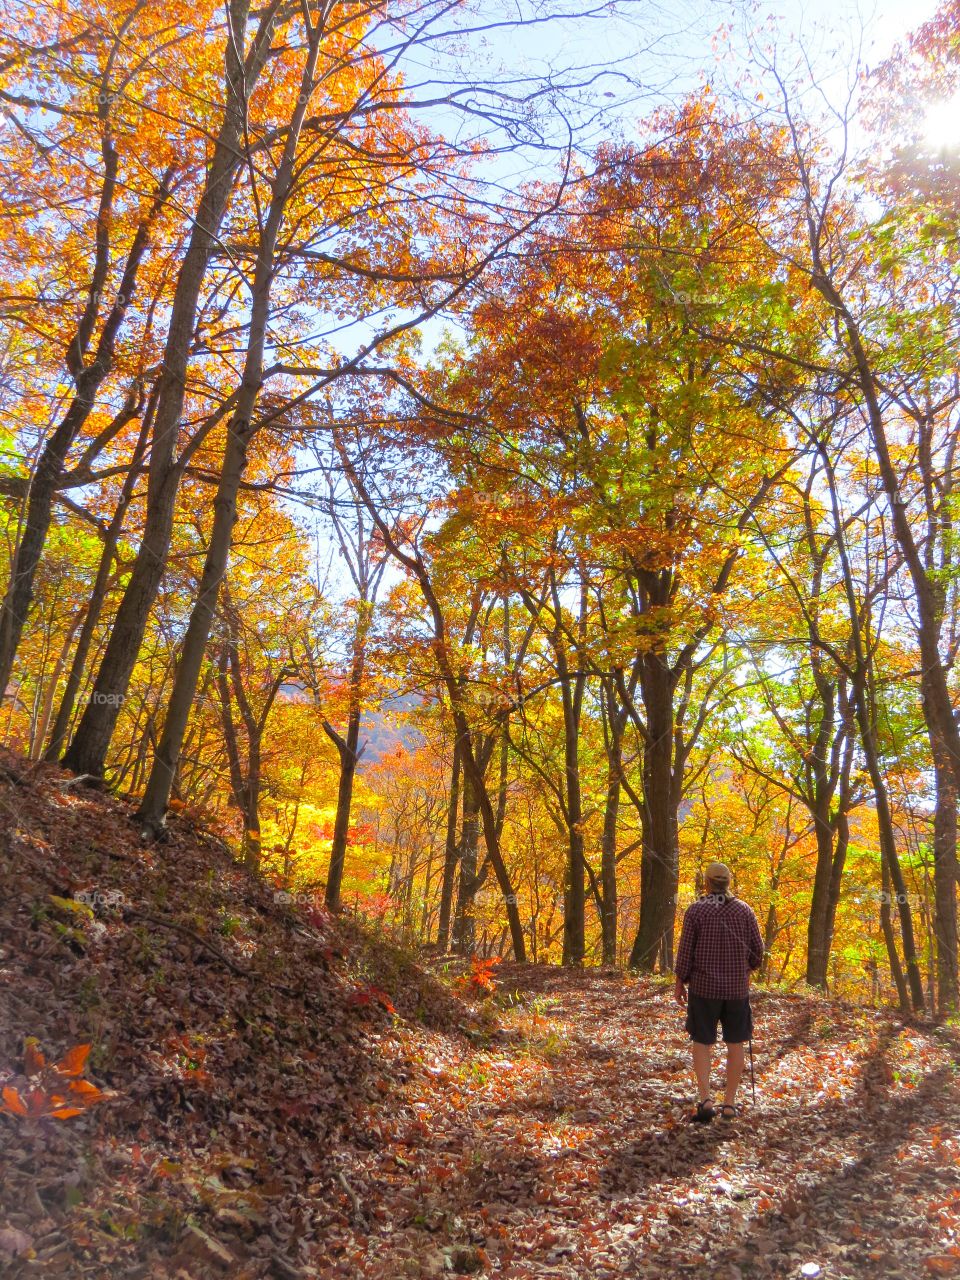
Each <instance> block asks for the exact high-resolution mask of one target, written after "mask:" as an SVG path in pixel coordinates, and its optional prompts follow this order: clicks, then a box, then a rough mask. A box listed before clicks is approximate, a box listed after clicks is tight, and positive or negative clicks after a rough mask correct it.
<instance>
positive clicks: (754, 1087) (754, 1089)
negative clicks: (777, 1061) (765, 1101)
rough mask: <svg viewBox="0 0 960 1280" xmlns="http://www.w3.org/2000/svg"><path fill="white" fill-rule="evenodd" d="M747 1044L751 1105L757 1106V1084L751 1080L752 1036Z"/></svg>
mask: <svg viewBox="0 0 960 1280" xmlns="http://www.w3.org/2000/svg"><path fill="white" fill-rule="evenodd" d="M747 1043H748V1044H749V1046H750V1091H751V1093H752V1094H753V1105H754V1106H756V1105H757V1082H756V1080H754V1078H753V1036H750V1038H749V1040H748V1041H747Z"/></svg>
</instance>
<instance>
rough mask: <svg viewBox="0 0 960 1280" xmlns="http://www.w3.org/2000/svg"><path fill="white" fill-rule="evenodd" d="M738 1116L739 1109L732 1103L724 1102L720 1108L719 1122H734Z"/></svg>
mask: <svg viewBox="0 0 960 1280" xmlns="http://www.w3.org/2000/svg"><path fill="white" fill-rule="evenodd" d="M739 1114H740V1108H739V1107H738V1106H737V1105H736V1103H733V1102H725V1103H724V1104H723V1106H722V1107H721V1108H720V1119H721V1120H736V1118H737V1116H738V1115H739Z"/></svg>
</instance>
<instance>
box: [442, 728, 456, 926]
mask: <svg viewBox="0 0 960 1280" xmlns="http://www.w3.org/2000/svg"><path fill="white" fill-rule="evenodd" d="M459 811H460V744H459V742H458V741H454V744H453V762H452V764H451V765H450V798H449V802H448V804H447V838H446V843H445V845H444V855H443V880H442V882H441V887H440V921H439V924H438V926H437V946H438V947H439V948H440V950H441V951H446V950H447V947H448V946H449V945H450V912H451V908H452V906H453V885H454V878H455V876H456V872H457V862H458V859H459V856H460V848H459V845H458V843H457V815H458V813H459Z"/></svg>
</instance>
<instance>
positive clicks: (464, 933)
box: [453, 777, 480, 956]
mask: <svg viewBox="0 0 960 1280" xmlns="http://www.w3.org/2000/svg"><path fill="white" fill-rule="evenodd" d="M479 823H480V806H479V803H478V800H477V796H476V789H475V787H474V785H473V781H472V779H471V778H469V777H467V778H465V779H464V785H463V822H462V825H461V831H462V834H461V837H460V883H459V888H458V891H457V907H456V911H455V912H454V918H453V949H454V951H457V952H459V953H460V954H461V955H467V956H468V955H471V954H472V953H473V949H474V946H475V936H476V935H475V929H476V922H475V920H474V915H473V901H474V898H475V896H476V892H477V840H478V836H479Z"/></svg>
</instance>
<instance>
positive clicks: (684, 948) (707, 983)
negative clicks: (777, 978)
mask: <svg viewBox="0 0 960 1280" xmlns="http://www.w3.org/2000/svg"><path fill="white" fill-rule="evenodd" d="M762 959H763V939H762V938H761V936H760V926H759V925H758V924H757V917H756V916H755V915H754V914H753V910H752V908H750V907H748V906H747V904H746V903H745V902H741V901H740V900H739V899H738V898H730V897H728V898H724V897H723V896H722V895H720V894H713V893H708V894H706V895H705V896H704V897H702V898H699V899H698V900H697V901H696V902H694V903H693V904H692V906H689V907H687V909H686V911H685V912H684V913H683V932H682V933H681V935H680V946H679V947H678V948H677V963H676V974H677V977H678V978H679V979H680V981H681V982H682V983H684V985H686V983H689V984H690V991H691V994H693V995H695V996H704V997H705V998H706V999H707V1000H746V999H747V997H748V996H749V994H750V972H751V970H753V969H759V968H760V961H761V960H762Z"/></svg>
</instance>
